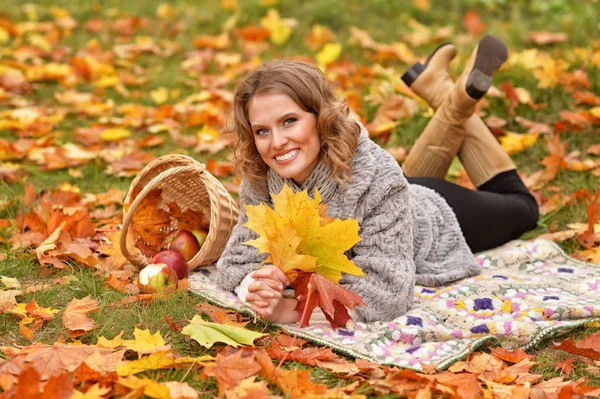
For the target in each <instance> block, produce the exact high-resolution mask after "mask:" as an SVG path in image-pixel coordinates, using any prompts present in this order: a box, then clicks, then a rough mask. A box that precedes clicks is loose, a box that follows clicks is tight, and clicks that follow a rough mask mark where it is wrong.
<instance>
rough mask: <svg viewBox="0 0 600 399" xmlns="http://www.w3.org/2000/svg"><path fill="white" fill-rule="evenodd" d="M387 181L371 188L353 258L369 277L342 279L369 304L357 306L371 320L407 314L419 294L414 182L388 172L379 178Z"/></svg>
mask: <svg viewBox="0 0 600 399" xmlns="http://www.w3.org/2000/svg"><path fill="white" fill-rule="evenodd" d="M386 180H387V182H388V183H387V187H382V186H379V187H371V189H370V190H369V191H370V192H371V194H372V196H371V195H370V197H371V198H368V201H366V202H367V206H368V209H367V210H366V213H365V216H364V217H363V219H362V220H359V223H360V226H361V230H360V233H359V235H360V236H361V238H362V240H361V241H360V242H358V243H357V244H356V245H355V246H354V247H353V248H352V253H353V254H354V257H353V259H352V260H353V261H354V263H355V264H356V265H357V266H358V267H360V268H361V269H362V270H363V271H364V272H365V273H367V277H357V276H351V275H345V276H344V277H343V279H342V280H341V282H340V283H341V284H343V285H344V286H345V287H346V288H348V289H350V290H352V291H353V292H355V293H357V294H358V295H360V296H361V297H362V298H363V300H364V302H365V303H366V304H367V307H358V308H356V309H355V310H356V311H357V313H358V314H359V315H360V316H361V318H362V319H364V320H365V321H367V322H372V321H389V320H392V319H394V318H396V317H398V316H400V315H402V314H404V313H406V312H407V311H408V309H410V307H411V305H412V303H413V297H414V286H415V262H414V259H413V218H412V214H411V209H410V202H409V185H408V182H407V181H406V179H405V178H404V176H403V175H402V174H401V173H400V175H399V176H398V175H395V176H385V177H382V179H378V182H382V181H386ZM390 180H391V181H392V183H391V184H390ZM399 180H400V181H399ZM379 184H381V183H379ZM374 185H378V183H374ZM369 202H370V204H369Z"/></svg>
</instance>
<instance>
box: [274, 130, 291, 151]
mask: <svg viewBox="0 0 600 399" xmlns="http://www.w3.org/2000/svg"><path fill="white" fill-rule="evenodd" d="M271 137H272V142H271V145H272V146H273V148H275V149H280V148H283V147H284V146H285V145H286V144H287V142H288V138H287V136H286V135H285V133H283V132H282V131H280V130H273V132H272V133H271Z"/></svg>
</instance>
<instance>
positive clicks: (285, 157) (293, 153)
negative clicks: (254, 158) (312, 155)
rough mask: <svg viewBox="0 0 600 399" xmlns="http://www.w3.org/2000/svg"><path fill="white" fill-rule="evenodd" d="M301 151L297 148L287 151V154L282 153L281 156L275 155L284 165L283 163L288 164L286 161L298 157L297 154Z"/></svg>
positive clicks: (288, 161)
mask: <svg viewBox="0 0 600 399" xmlns="http://www.w3.org/2000/svg"><path fill="white" fill-rule="evenodd" d="M299 152H300V150H298V149H295V150H292V151H289V152H287V153H285V155H281V156H278V157H275V159H276V160H277V162H278V163H279V164H280V165H283V164H286V163H290V162H292V161H293V160H294V159H295V158H296V155H298V153H299Z"/></svg>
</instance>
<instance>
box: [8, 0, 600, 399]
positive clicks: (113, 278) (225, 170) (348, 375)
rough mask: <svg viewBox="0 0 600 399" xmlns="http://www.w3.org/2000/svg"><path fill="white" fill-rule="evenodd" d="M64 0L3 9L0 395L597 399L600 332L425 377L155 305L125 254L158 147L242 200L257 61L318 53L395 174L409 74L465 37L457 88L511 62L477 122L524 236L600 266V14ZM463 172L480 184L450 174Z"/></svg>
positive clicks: (253, 326)
mask: <svg viewBox="0 0 600 399" xmlns="http://www.w3.org/2000/svg"><path fill="white" fill-rule="evenodd" d="M55 3H56V2H51V1H43V0H41V1H39V2H37V3H27V4H23V3H22V2H18V1H15V0H6V1H4V2H3V5H2V8H1V9H0V289H1V291H0V345H2V347H1V348H0V397H2V398H29V397H31V398H34V397H39V395H40V393H41V392H43V393H44V394H45V396H46V397H57V398H107V397H121V396H123V397H130V398H133V397H143V396H146V397H152V398H196V397H212V396H219V397H226V398H263V397H265V398H267V397H273V396H275V397H277V396H280V397H291V398H302V397H310V396H315V397H316V396H318V397H331V398H333V397H335V398H338V397H340V398H342V397H353V398H362V397H375V396H381V397H418V398H429V397H438V396H440V397H458V398H474V397H498V398H501V397H515V398H521V397H523V398H525V397H537V398H541V397H544V398H546V397H565V398H566V397H577V396H579V397H584V396H586V395H587V396H594V397H598V396H600V390H598V388H597V386H600V369H599V367H598V364H597V361H598V360H600V336H599V335H598V333H596V332H595V331H596V330H597V326H596V325H594V323H590V325H589V327H587V328H586V329H584V330H582V331H577V332H573V333H571V334H570V336H568V337H566V338H564V339H562V340H557V341H556V342H544V343H542V344H541V345H540V347H539V348H538V349H537V350H536V351H535V352H532V353H529V354H526V353H524V352H522V351H519V350H515V351H512V352H511V351H507V350H505V349H502V348H500V347H498V348H490V349H489V350H485V351H484V352H477V353H473V354H471V355H470V356H469V357H468V358H467V359H465V361H464V362H459V363H457V364H455V365H453V366H452V367H451V368H450V369H449V370H447V371H443V372H436V371H435V369H434V368H433V367H430V366H429V367H426V368H425V371H426V372H425V373H422V374H417V373H415V372H413V371H408V370H400V369H398V368H392V367H384V366H381V365H378V364H374V363H371V362H369V361H365V360H360V359H359V360H355V359H349V358H343V357H340V356H338V355H336V354H335V353H333V352H332V351H331V350H330V349H328V348H318V347H315V346H313V345H312V344H310V343H307V342H304V341H302V340H300V339H294V338H293V337H289V336H287V335H285V334H283V333H282V332H280V331H278V330H276V329H274V328H272V327H271V326H269V325H268V324H265V323H262V322H260V321H258V320H250V319H248V318H246V317H243V316H241V315H237V314H234V313H231V312H227V311H224V310H222V309H219V308H216V307H214V306H211V305H208V304H206V303H203V302H202V301H201V300H200V299H199V298H197V297H196V296H193V295H189V294H188V293H186V292H177V293H172V294H169V295H162V296H160V295H141V294H139V292H138V288H137V284H136V279H137V271H138V269H137V268H136V267H134V266H133V265H132V264H131V263H130V262H128V261H127V259H126V258H125V257H124V256H123V255H122V253H121V251H120V249H119V245H118V243H119V239H120V235H121V230H120V229H119V226H120V224H121V223H122V220H123V205H122V204H123V199H124V197H125V194H126V193H127V190H128V188H129V185H130V184H131V181H132V179H133V178H134V177H135V176H136V175H137V173H138V172H139V171H140V170H142V168H143V167H144V166H145V165H146V164H148V162H150V161H151V160H153V159H155V158H157V157H159V156H162V155H165V154H186V155H189V156H191V157H193V158H195V159H197V160H200V161H202V162H204V163H206V165H207V169H208V170H209V171H210V172H211V173H212V174H213V175H214V176H216V177H218V178H219V179H220V180H221V181H222V182H223V184H224V185H225V187H226V188H227V189H228V190H229V191H230V192H231V193H232V194H233V195H236V193H237V191H238V189H239V182H240V180H239V177H237V176H235V175H234V174H233V170H232V164H231V159H230V158H229V153H230V147H231V143H232V141H231V138H230V137H228V136H225V135H221V134H220V129H221V128H222V127H223V126H224V124H225V123H226V121H227V115H228V110H229V108H230V105H231V101H232V94H233V90H234V89H235V85H236V83H237V82H238V81H239V79H240V78H242V77H243V76H244V75H245V74H246V73H247V72H248V71H250V70H252V69H253V68H255V67H256V66H257V65H258V64H259V63H260V62H261V61H264V60H268V59H272V58H281V57H288V58H295V59H300V60H306V61H310V62H315V63H317V64H318V65H319V66H320V67H321V68H322V69H323V70H324V71H325V72H326V74H327V76H328V77H329V79H330V80H331V81H332V82H334V83H335V84H336V86H337V87H338V90H339V93H340V94H341V95H343V96H345V97H346V98H347V99H348V101H349V104H350V106H351V108H352V109H353V111H354V112H355V113H356V115H357V116H358V117H359V118H360V119H361V120H362V121H363V122H364V123H365V124H366V125H367V126H368V127H369V130H370V132H371V135H372V136H373V137H374V138H375V139H376V140H377V141H378V142H380V143H381V144H382V145H383V146H384V147H385V148H387V149H388V150H389V151H390V152H391V153H392V154H393V155H394V156H395V157H396V159H398V161H399V162H401V161H402V160H403V159H404V156H405V154H406V152H407V151H409V150H410V146H411V144H412V143H413V142H414V139H415V138H416V137H417V136H418V134H419V132H420V131H421V130H422V129H423V127H424V126H425V124H426V123H427V121H428V118H429V117H430V116H431V112H432V111H431V110H430V109H429V108H428V106H427V105H426V104H425V103H424V102H423V101H422V100H420V99H418V98H416V97H415V96H414V95H413V94H412V93H411V91H410V90H409V89H408V88H407V87H406V86H405V85H404V84H403V83H402V81H401V80H400V75H401V74H402V73H403V72H404V71H405V70H406V68H407V67H408V66H409V65H411V64H412V63H413V62H415V61H417V60H419V59H422V58H423V57H424V56H426V55H427V54H428V53H429V52H430V51H431V50H432V49H433V48H435V47H436V46H437V45H438V44H439V43H442V42H446V41H452V42H454V43H455V44H456V45H457V47H458V49H459V57H457V60H455V61H454V62H453V63H452V73H453V75H454V76H457V75H458V74H459V73H460V71H461V68H462V67H463V66H464V63H465V60H466V57H467V56H468V55H469V54H470V51H471V49H472V48H473V46H474V45H475V44H476V43H477V41H478V39H479V38H480V37H482V35H484V34H487V33H490V34H496V35H498V36H500V37H501V38H502V39H503V40H505V41H506V43H507V45H508V47H509V52H510V56H509V60H508V61H507V63H506V65H505V66H504V67H503V68H502V69H501V70H500V71H499V73H498V74H497V77H496V78H495V86H494V88H493V89H492V90H491V91H490V93H489V94H488V95H487V96H486V98H485V99H484V100H483V101H482V102H481V105H480V107H479V109H478V113H479V114H480V115H481V116H482V118H483V119H484V121H485V122H486V124H487V125H488V126H489V128H490V129H491V130H492V132H493V133H494V134H495V135H497V137H498V139H499V140H500V141H501V143H502V145H503V146H504V148H505V149H506V150H507V151H508V152H509V153H511V154H512V155H513V159H514V160H515V161H516V162H517V164H518V166H519V170H520V172H521V173H522V177H523V180H524V181H525V182H526V185H527V186H528V188H529V189H530V190H531V191H532V193H533V194H534V195H535V197H536V199H537V200H538V202H539V204H540V209H541V218H540V221H539V223H538V227H537V228H536V229H535V230H534V231H532V232H530V233H527V234H526V235H525V236H524V237H523V238H525V239H529V238H534V237H539V236H543V237H546V238H549V239H552V240H555V241H557V242H559V243H560V245H561V247H562V248H563V249H565V250H566V251H567V252H568V253H570V254H571V255H572V256H574V257H577V258H578V259H582V260H585V261H590V262H595V263H600V246H599V244H600V243H599V237H598V233H596V232H597V231H599V229H600V226H599V225H598V200H599V194H598V186H599V184H598V182H599V178H600V140H599V137H600V136H599V133H598V125H599V124H600V100H599V97H598V93H600V87H599V85H600V83H599V82H600V40H598V38H597V37H595V35H594V32H597V31H598V28H599V27H598V4H597V2H594V1H590V2H569V1H566V0H565V1H562V0H553V1H543V0H531V1H514V2H509V1H504V0H492V1H483V0H480V1H459V0H456V1H452V2H446V1H434V0H413V1H412V2H408V1H407V2H388V1H380V0H371V1H359V0H349V1H346V2H343V3H342V2H338V1H334V0H321V1H314V2H309V1H305V2H295V1H291V0H279V1H277V0H252V1H247V2H246V1H239V2H238V1H236V0H221V1H216V0H210V1H203V2H192V1H188V0H180V1H174V2H169V3H158V2H156V3H154V2H116V1H106V2H98V3H82V2H74V1H64V2H60V4H61V6H56V5H54V4H55ZM449 178H450V179H453V180H455V181H457V182H458V183H459V184H462V185H464V186H467V187H469V186H471V183H470V181H469V179H468V177H467V176H466V174H465V173H464V170H463V169H462V168H461V166H460V164H459V163H458V162H457V163H455V164H453V166H452V168H451V170H450V173H449ZM207 330H210V331H211V332H210V333H206V331H207ZM231 331H235V333H232V332H231ZM239 331H243V333H239ZM206 334H208V336H209V337H210V338H208V339H207V338H206ZM223 334H224V335H226V336H227V337H228V338H227V337H226V338H227V339H229V341H227V340H226V338H222V335H223ZM231 334H233V335H234V336H235V338H231V337H232V335H231ZM215 336H217V337H221V338H220V339H214V337H215ZM224 339H225V341H224V342H227V344H225V343H223V340H224ZM252 343H254V345H255V346H253V345H252Z"/></svg>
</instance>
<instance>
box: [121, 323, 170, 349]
mask: <svg viewBox="0 0 600 399" xmlns="http://www.w3.org/2000/svg"><path fill="white" fill-rule="evenodd" d="M133 336H134V337H135V339H133V340H129V339H126V340H123V346H124V347H126V348H127V349H130V350H132V351H136V352H137V353H139V354H146V353H154V352H159V351H161V350H165V349H168V348H170V346H167V345H165V340H164V339H163V337H162V335H160V331H157V332H155V333H154V334H151V333H150V330H140V329H138V328H137V327H136V328H135V330H134V331H133Z"/></svg>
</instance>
